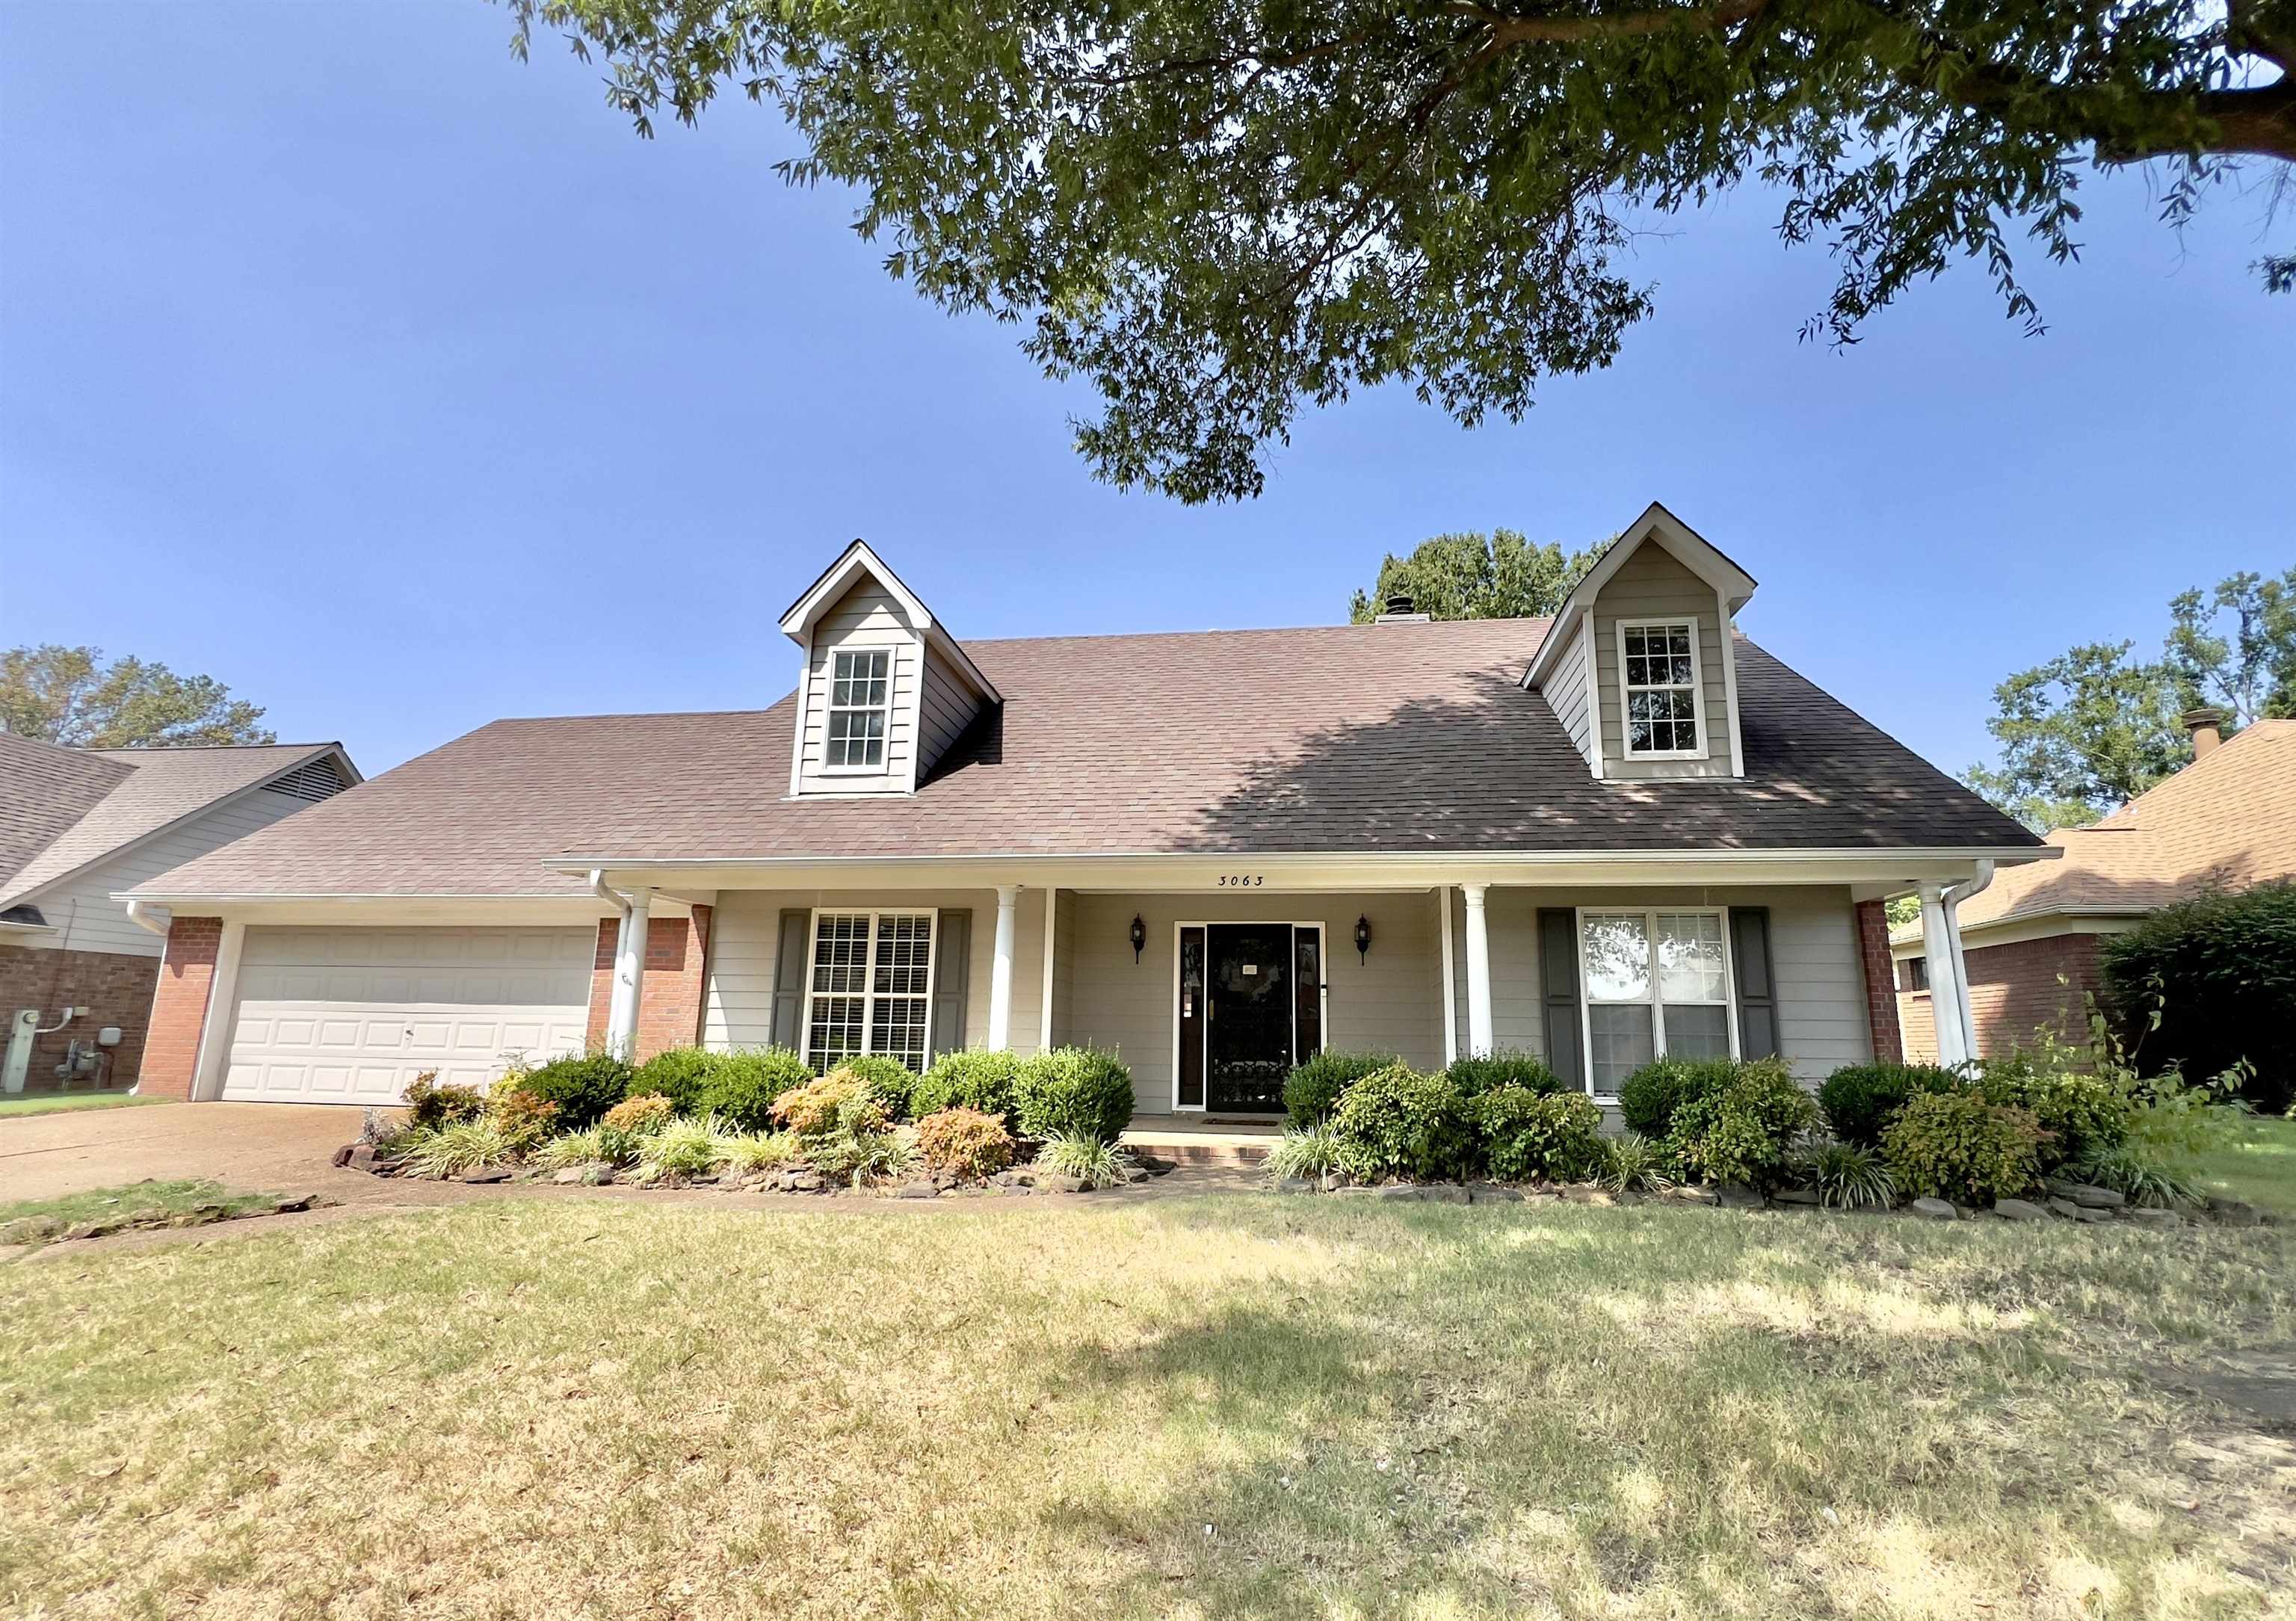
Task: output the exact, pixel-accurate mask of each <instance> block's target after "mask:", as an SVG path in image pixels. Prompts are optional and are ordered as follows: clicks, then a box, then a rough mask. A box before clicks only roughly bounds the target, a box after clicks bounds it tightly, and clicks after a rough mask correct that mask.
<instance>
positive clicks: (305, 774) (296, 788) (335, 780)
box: [263, 755, 344, 805]
mask: <svg viewBox="0 0 2296 1621" xmlns="http://www.w3.org/2000/svg"><path fill="white" fill-rule="evenodd" d="M263 786H264V787H265V788H266V789H267V790H270V791H271V792H273V793H275V794H285V795H287V796H288V797H289V798H294V799H304V800H307V801H309V802H310V803H311V804H313V805H316V804H317V803H318V802H319V801H320V800H322V799H332V798H334V797H335V796H336V795H337V794H339V793H340V792H342V791H343V787H344V783H343V775H342V773H341V772H340V771H338V770H336V769H335V759H334V756H332V755H321V756H320V757H318V758H317V759H316V760H312V761H309V762H307V764H304V765H298V766H297V767H295V769H294V770H292V771H291V772H289V773H288V774H286V775H285V776H283V777H274V778H272V780H271V781H270V782H266V783H265V784H264V785H263Z"/></svg>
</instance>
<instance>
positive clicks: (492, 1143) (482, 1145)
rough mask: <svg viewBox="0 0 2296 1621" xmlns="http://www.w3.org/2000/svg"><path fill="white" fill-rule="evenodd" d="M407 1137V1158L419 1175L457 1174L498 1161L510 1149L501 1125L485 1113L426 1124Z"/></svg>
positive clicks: (495, 1163) (506, 1154) (502, 1159)
mask: <svg viewBox="0 0 2296 1621" xmlns="http://www.w3.org/2000/svg"><path fill="white" fill-rule="evenodd" d="M410 1138H411V1140H410V1141H409V1142H407V1143H406V1150H405V1154H406V1165H407V1167H409V1168H410V1169H412V1170H413V1171H414V1173H415V1174H416V1175H419V1176H458V1175H462V1173H463V1172H464V1171H475V1170H477V1169H478V1168H479V1167H481V1166H488V1165H500V1164H501V1163H502V1162H503V1161H504V1160H505V1159H508V1158H511V1156H512V1147H511V1143H510V1140H509V1139H508V1138H506V1137H504V1135H503V1131H502V1127H501V1126H497V1125H496V1124H495V1123H494V1122H493V1121H492V1120H489V1119H488V1118H486V1117H485V1116H484V1115H480V1116H477V1117H475V1118H471V1119H467V1120H449V1121H448V1122H447V1124H445V1125H444V1126H430V1127H425V1128H422V1129H420V1130H417V1131H415V1132H414V1133H412V1134H410Z"/></svg>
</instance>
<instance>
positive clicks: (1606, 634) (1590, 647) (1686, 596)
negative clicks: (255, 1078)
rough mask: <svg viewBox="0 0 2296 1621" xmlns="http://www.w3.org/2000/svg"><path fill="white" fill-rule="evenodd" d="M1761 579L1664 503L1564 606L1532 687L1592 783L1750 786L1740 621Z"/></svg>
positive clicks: (1535, 662) (1533, 668)
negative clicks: (1720, 781)
mask: <svg viewBox="0 0 2296 1621" xmlns="http://www.w3.org/2000/svg"><path fill="white" fill-rule="evenodd" d="M1753 594H1754V580H1753V577H1752V576H1751V575H1750V574H1748V573H1747V572H1746V571H1745V570H1744V569H1741V568H1739V567H1738V565H1737V564H1735V563H1734V562H1732V561H1730V560H1729V559H1728V558H1727V557H1726V556H1724V555H1723V553H1721V552H1720V551H1719V550H1718V548H1717V547H1715V545H1714V544H1712V543H1711V542H1710V541H1708V540H1707V539H1706V538H1705V537H1704V536H1702V535H1700V534H1699V533H1698V532H1697V531H1696V530H1695V529H1693V528H1691V527H1690V526H1689V525H1688V524H1686V523H1685V522H1683V521H1682V520H1680V519H1679V518H1677V517H1676V516H1675V515H1674V514H1673V513H1672V512H1668V511H1667V510H1666V509H1665V508H1664V507H1662V506H1661V505H1659V504H1658V503H1656V502H1652V503H1651V504H1650V506H1649V508H1648V509H1647V510H1646V511H1645V512H1644V513H1643V515H1642V516H1641V517H1640V518H1637V519H1636V520H1635V521H1634V523H1633V524H1632V525H1631V526H1630V527H1629V528H1628V529H1627V530H1626V532H1625V533H1624V534H1622V535H1620V536H1619V538H1618V540H1617V542H1616V543H1615V544H1612V545H1611V549H1610V550H1609V551H1607V552H1605V553H1603V556H1602V560H1601V561H1599V562H1597V563H1596V564H1595V567H1594V568H1593V569H1589V570H1588V571H1587V577H1586V578H1584V579H1582V580H1580V581H1579V584H1578V586H1577V587H1576V588H1575V589H1574V590H1573V591H1572V592H1571V593H1570V596H1569V597H1568V598H1567V599H1566V600H1565V601H1564V602H1563V604H1562V609H1561V610H1560V611H1559V612H1558V613H1556V615H1555V617H1554V625H1553V626H1550V627H1549V629H1548V631H1547V633H1546V641H1545V642H1544V643H1541V644H1540V645H1539V650H1538V656H1537V657H1536V658H1534V659H1532V660H1531V664H1530V668H1529V670H1528V671H1527V672H1525V674H1524V675H1523V679H1522V684H1523V685H1524V686H1526V687H1528V688H1530V689H1532V690H1533V691H1536V692H1543V693H1544V694H1546V701H1547V704H1548V706H1549V707H1550V708H1553V709H1554V713H1555V715H1556V716H1558V717H1559V718H1560V719H1561V720H1562V725H1563V726H1564V728H1565V729H1566V730H1567V731H1569V733H1570V741H1572V742H1573V743H1575V744H1577V745H1578V749H1579V757H1581V758H1583V759H1584V760H1585V761H1586V762H1587V770H1588V771H1589V772H1591V773H1592V774H1594V775H1595V776H1597V777H1601V778H1603V779H1606V780H1610V781H1615V782H1652V781H1657V780H1661V779H1665V778H1679V777H1742V776H1743V775H1745V774H1746V765H1745V750H1744V747H1743V743H1742V742H1741V741H1740V735H1739V725H1738V663H1737V650H1736V646H1735V643H1734V639H1733V638H1734V619H1735V618H1736V615H1737V612H1738V610H1739V609H1740V608H1742V607H1743V606H1744V605H1745V602H1746V599H1747V598H1749V597H1751V596H1752V595H1753Z"/></svg>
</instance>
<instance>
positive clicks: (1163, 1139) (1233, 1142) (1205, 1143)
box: [1120, 1125, 1283, 1166]
mask: <svg viewBox="0 0 2296 1621" xmlns="http://www.w3.org/2000/svg"><path fill="white" fill-rule="evenodd" d="M1282 1137H1283V1133H1282V1132H1281V1131H1280V1130H1278V1129H1277V1128H1275V1127H1273V1126H1267V1127H1261V1126H1256V1125H1252V1126H1237V1127H1236V1128H1234V1129H1233V1130H1222V1129H1220V1128H1219V1127H1217V1126H1211V1127H1206V1126H1162V1125H1148V1126H1133V1127H1132V1128H1131V1129H1130V1130H1128V1131H1127V1132H1126V1133H1125V1134H1124V1135H1123V1137H1122V1138H1121V1139H1120V1141H1121V1142H1123V1144H1124V1146H1125V1147H1126V1148H1128V1149H1130V1150H1133V1151H1134V1152H1135V1153H1141V1154H1153V1155H1154V1156H1155V1157H1156V1158H1159V1159H1169V1160H1171V1161H1172V1162H1173V1163H1175V1164H1177V1165H1243V1166H1251V1165H1258V1164H1259V1162H1260V1161H1261V1160H1263V1159H1265V1158H1267V1154H1268V1150H1270V1149H1272V1148H1274V1147H1275V1144H1276V1143H1277V1142H1278V1141H1280V1140H1281V1139H1282Z"/></svg>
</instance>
